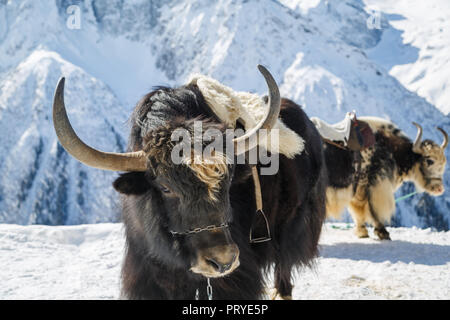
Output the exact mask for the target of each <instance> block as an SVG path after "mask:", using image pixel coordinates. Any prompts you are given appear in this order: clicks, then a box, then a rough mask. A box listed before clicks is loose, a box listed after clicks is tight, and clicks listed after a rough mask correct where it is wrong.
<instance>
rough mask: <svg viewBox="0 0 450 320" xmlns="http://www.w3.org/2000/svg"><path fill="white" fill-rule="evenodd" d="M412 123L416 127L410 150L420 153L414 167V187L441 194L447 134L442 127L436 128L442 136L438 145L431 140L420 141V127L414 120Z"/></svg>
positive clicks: (421, 130)
mask: <svg viewBox="0 0 450 320" xmlns="http://www.w3.org/2000/svg"><path fill="white" fill-rule="evenodd" d="M413 124H414V125H415V126H416V127H417V136H416V139H415V141H414V143H413V147H412V150H413V152H414V153H416V154H418V155H420V158H419V162H418V163H417V165H416V166H415V168H414V182H415V184H416V187H418V189H419V190H423V191H425V192H427V193H429V194H431V195H433V196H439V195H442V194H443V193H444V183H443V176H444V171H445V164H446V162H447V159H446V157H445V154H444V152H445V148H446V147H447V145H448V135H447V133H446V132H445V131H444V130H443V129H441V128H437V129H438V130H439V131H440V132H441V133H442V135H443V136H444V141H443V142H442V143H441V144H440V145H438V144H437V143H435V142H433V141H431V140H423V141H422V133H423V129H422V127H421V126H420V125H419V124H417V123H415V122H413Z"/></svg>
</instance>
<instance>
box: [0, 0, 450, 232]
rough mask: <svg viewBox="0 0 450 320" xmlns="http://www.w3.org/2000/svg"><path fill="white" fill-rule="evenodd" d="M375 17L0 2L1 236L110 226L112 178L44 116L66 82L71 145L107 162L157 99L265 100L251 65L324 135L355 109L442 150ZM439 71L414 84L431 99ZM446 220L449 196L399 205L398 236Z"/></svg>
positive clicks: (353, 1)
mask: <svg viewBox="0 0 450 320" xmlns="http://www.w3.org/2000/svg"><path fill="white" fill-rule="evenodd" d="M435 1H437V0H435ZM443 1H445V0H443ZM414 2H415V1H414ZM374 3H375V4H376V3H377V1H375V0H373V1H372V0H371V1H369V0H367V1H366V2H363V1H362V0H347V1H326V0H308V1H300V0H280V1H268V0H266V1H256V0H236V1H232V0H219V1H214V2H213V1H209V0H182V1H163V0H159V1H144V0H132V1H120V0H113V1H101V0H52V1H51V0H44V1H39V2H38V1H33V0H21V1H11V0H0V139H1V141H0V172H1V173H2V174H1V175H0V222H6V223H18V224H34V223H40V224H79V223H92V222H100V221H102V222H111V221H117V219H118V216H117V214H118V211H117V202H116V199H117V196H116V194H115V193H114V191H113V189H112V187H111V182H112V180H113V179H114V178H115V176H116V174H115V173H111V172H102V171H98V170H95V169H91V168H88V167H86V166H84V165H82V164H80V163H78V162H77V161H75V160H74V159H72V158H71V157H70V156H68V155H67V154H66V153H65V151H64V150H62V148H61V147H60V146H59V145H58V144H57V140H56V136H55V134H54V131H53V127H52V124H51V103H52V95H53V90H54V87H55V85H56V82H57V80H58V78H59V77H60V76H62V75H64V76H65V77H66V104H67V108H68V113H69V118H70V119H71V121H72V123H73V125H74V127H75V129H76V131H77V132H79V134H80V136H81V138H82V139H84V140H85V141H86V142H87V143H89V144H90V145H92V146H94V147H97V148H100V149H102V150H106V151H122V150H124V149H125V148H126V136H127V134H128V125H127V119H128V116H129V114H130V112H131V110H132V108H133V106H134V104H135V103H136V102H137V101H138V100H139V98H140V97H141V96H142V95H144V94H145V93H146V92H148V91H149V90H150V89H151V88H152V86H156V85H179V84H182V83H184V81H185V80H186V79H187V77H188V76H189V74H191V73H193V72H201V73H204V74H207V75H210V76H213V77H215V78H217V79H218V80H220V81H222V82H224V83H225V84H227V85H229V86H231V87H233V88H235V89H236V90H240V91H244V90H246V91H252V92H257V93H265V90H266V89H265V83H264V81H263V79H262V78H261V76H260V75H259V74H258V72H257V69H256V65H257V64H264V65H266V66H267V67H268V68H269V69H270V71H271V72H272V74H273V75H274V76H275V78H276V79H277V80H278V82H279V84H280V88H281V91H282V94H283V95H284V96H286V97H289V98H291V99H293V100H295V101H296V102H298V103H299V104H301V105H302V106H303V107H304V108H305V111H306V112H307V113H308V114H309V115H310V116H319V117H321V118H323V119H325V120H327V121H329V122H333V121H339V120H341V119H342V118H343V117H344V115H345V113H346V112H347V111H349V110H353V109H355V110H356V111H357V113H358V114H359V115H375V116H381V117H384V118H388V119H391V120H392V121H394V122H395V123H397V124H398V125H399V127H400V128H402V129H403V130H404V131H405V132H406V133H407V134H408V135H410V136H411V137H413V136H414V135H415V130H416V129H415V127H414V126H413V125H412V124H411V121H418V122H420V123H421V124H422V125H423V127H424V130H425V136H426V137H427V138H432V139H435V140H437V141H441V139H442V137H441V135H440V134H439V132H437V130H436V129H435V126H436V125H439V126H441V127H443V128H444V129H446V130H447V131H448V132H450V117H449V116H448V115H444V114H443V113H442V112H441V111H439V110H438V109H437V108H436V107H435V106H434V105H433V104H431V103H435V101H434V100H430V99H428V96H427V95H426V94H422V92H421V91H420V89H419V87H422V84H421V83H419V84H418V85H411V86H409V85H407V84H405V81H406V82H408V79H409V78H408V77H409V76H408V77H401V76H399V74H400V73H401V72H395V70H396V69H395V68H394V65H395V64H398V65H400V64H403V63H404V62H405V61H407V63H413V62H414V61H410V60H413V59H412V58H414V55H411V54H410V56H408V59H409V60H408V59H407V60H402V59H394V58H395V54H396V53H397V52H400V50H406V51H401V52H406V53H405V55H407V54H408V52H409V51H408V50H407V49H408V48H409V49H410V47H412V45H414V44H412V45H411V44H404V42H403V39H402V38H401V34H402V32H403V29H401V30H400V29H396V28H397V25H396V24H395V23H393V22H392V20H393V18H392V16H391V11H389V10H391V9H392V8H390V7H389V6H388V4H387V2H385V1H384V2H383V1H381V0H380V10H386V12H387V13H386V14H384V13H383V12H384V11H381V14H380V21H379V27H378V26H377V28H368V26H367V21H368V20H369V19H370V18H371V14H372V12H371V9H370V6H373V5H374ZM369 5H370V6H369ZM411 7H412V5H411ZM392 10H394V9H392ZM443 24H444V22H442V25H443ZM399 28H400V27H399ZM387 42H388V43H387ZM389 43H392V44H393V45H395V47H390V46H389ZM403 47H405V48H406V49H405V48H403ZM392 48H394V49H398V51H393V52H391V51H390V50H392ZM435 50H438V49H435ZM436 52H437V51H436ZM442 54H444V51H442ZM383 57H390V58H391V60H390V61H391V62H390V63H391V64H389V63H387V62H386V61H384V60H383V59H382V58H383ZM403 58H404V57H403ZM388 60H389V59H388ZM423 67H427V65H423ZM398 68H400V69H401V68H402V66H398ZM403 69H405V68H403ZM416 69H417V70H418V69H419V67H416ZM438 71H439V70H434V71H433V73H431V71H430V74H428V73H427V76H426V77H424V78H423V79H422V81H425V80H426V82H427V84H429V86H428V87H427V88H431V87H432V83H434V82H436V81H434V80H433V79H434V78H433V76H432V74H434V73H435V72H438ZM424 79H425V80H424ZM438 79H442V76H441V77H439V78H438ZM434 84H435V83H434ZM434 84H433V85H434ZM405 86H406V87H407V88H409V90H411V91H409V90H408V89H406V88H405ZM427 90H428V89H427ZM430 90H431V89H430ZM433 90H434V89H433ZM433 90H431V91H433ZM416 91H417V92H416ZM431 91H430V92H431ZM442 91H443V90H442ZM433 92H434V91H433ZM433 96H435V95H433ZM428 101H430V102H431V103H430V102H428ZM436 104H437V100H436ZM441 110H443V111H445V110H444V109H442V108H441ZM447 173H448V170H447ZM446 185H447V189H450V183H449V182H448V179H447V183H446ZM412 188H413V187H412V185H407V186H405V187H404V188H403V189H402V190H401V191H399V193H398V195H401V194H404V193H406V192H410V190H411V189H412ZM449 209H450V196H448V192H447V194H445V195H443V196H441V197H439V198H432V197H429V196H427V195H416V196H414V197H412V198H410V199H408V200H405V201H403V202H401V203H399V206H398V210H397V214H396V216H395V219H394V221H393V224H394V225H398V226H399V225H402V226H411V225H415V226H419V227H435V228H437V229H445V230H448V228H449V223H450V210H449Z"/></svg>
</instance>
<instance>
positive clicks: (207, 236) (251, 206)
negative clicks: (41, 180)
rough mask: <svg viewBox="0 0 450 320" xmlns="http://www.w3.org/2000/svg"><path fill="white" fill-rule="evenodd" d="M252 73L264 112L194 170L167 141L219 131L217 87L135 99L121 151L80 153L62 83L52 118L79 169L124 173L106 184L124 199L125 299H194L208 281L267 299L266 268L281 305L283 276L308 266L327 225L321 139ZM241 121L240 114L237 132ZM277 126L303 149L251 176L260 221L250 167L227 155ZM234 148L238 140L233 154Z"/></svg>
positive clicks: (221, 293) (218, 291)
mask: <svg viewBox="0 0 450 320" xmlns="http://www.w3.org/2000/svg"><path fill="white" fill-rule="evenodd" d="M259 69H260V71H261V73H262V74H263V76H264V78H265V79H266V82H267V85H268V88H269V95H268V97H265V100H263V99H260V101H262V102H263V106H264V107H266V109H267V110H268V111H266V112H265V116H264V117H263V118H262V119H261V120H260V121H258V122H257V124H256V125H255V126H254V127H253V128H246V131H245V134H244V135H243V136H239V137H237V138H233V140H232V142H233V144H232V145H235V146H236V151H235V152H234V153H232V155H231V157H232V158H234V159H231V161H229V160H230V159H228V157H227V156H226V155H225V154H223V153H220V152H213V153H211V154H210V157H209V158H208V159H207V160H208V161H203V162H202V161H200V162H197V163H196V161H183V162H182V163H178V164H175V163H174V162H173V159H172V158H171V155H173V151H174V148H175V145H174V142H173V141H172V138H171V137H172V136H173V134H174V132H175V131H176V130H178V129H183V130H184V132H188V133H189V134H194V133H195V130H196V128H195V125H196V123H198V122H199V121H200V122H201V125H202V129H201V130H202V132H206V131H208V130H210V129H215V130H216V131H217V130H218V131H219V132H222V133H223V134H224V135H225V133H226V128H227V125H228V126H229V124H230V123H228V120H229V114H228V113H223V112H222V111H223V110H218V109H217V108H219V109H220V108H225V109H226V108H228V107H230V106H229V105H225V104H227V102H220V101H222V100H220V99H222V98H223V97H225V95H224V94H223V92H222V93H221V94H219V95H217V97H220V99H219V100H218V101H219V103H218V104H216V105H214V104H213V103H211V101H212V100H211V97H210V96H208V95H207V92H206V91H205V90H204V86H203V85H204V83H203V84H202V83H201V81H197V82H190V83H188V84H187V85H184V86H181V87H178V88H166V87H160V88H157V89H156V90H154V91H152V92H150V93H149V94H147V95H146V96H144V97H143V98H142V99H141V100H140V101H139V103H138V104H137V106H136V108H135V110H134V112H133V114H132V116H131V124H132V127H131V135H130V138H129V152H127V153H107V152H103V151H99V150H96V149H93V148H91V147H89V146H87V145H86V144H84V143H83V142H82V141H81V140H80V139H79V138H78V137H77V135H76V134H75V132H74V130H73V129H72V127H71V125H70V123H69V120H68V118H67V115H66V111H65V106H64V96H63V91H64V81H63V79H62V80H60V82H59V84H58V87H57V89H56V92H55V100H54V106H53V108H54V111H53V117H54V125H55V130H56V132H57V135H58V138H59V141H60V142H61V144H62V146H63V147H64V148H65V149H66V150H67V151H68V152H69V153H70V154H71V155H72V156H74V157H75V158H76V159H78V160H79V161H81V162H83V163H84V164H86V165H88V166H92V167H96V168H99V169H105V170H113V171H123V172H125V173H123V174H121V175H120V176H119V177H118V178H117V179H116V181H115V182H114V188H115V189H116V190H117V191H118V192H120V193H121V194H122V198H121V200H122V208H123V210H122V217H123V222H124V226H125V232H126V256H125V259H124V263H123V266H122V288H121V290H122V297H123V298H128V299H194V297H195V296H196V294H197V295H198V298H200V299H206V298H207V297H208V296H207V283H210V285H211V286H208V288H209V289H211V288H212V298H214V299H258V298H262V297H263V296H264V293H265V289H264V288H265V283H264V279H265V278H264V273H265V272H266V271H267V270H269V269H270V267H271V266H274V270H275V288H276V290H277V292H278V294H279V295H280V296H281V297H283V298H289V297H291V294H292V284H291V269H292V268H293V267H295V266H308V265H310V264H311V263H312V261H313V258H314V257H315V256H316V255H317V251H318V240H319V235H320V231H321V227H322V223H323V220H324V218H325V192H326V171H325V170H326V169H325V165H324V158H323V150H322V141H321V138H320V136H319V134H318V132H317V130H316V128H315V127H314V125H313V124H312V123H311V122H310V120H309V119H308V117H307V116H306V114H305V113H304V112H303V111H302V110H301V108H300V107H299V106H298V105H296V104H295V103H293V102H291V101H289V100H285V99H281V98H280V96H279V91H278V87H277V85H276V83H275V81H274V80H273V78H272V76H271V75H270V73H269V72H268V71H267V70H266V69H265V68H264V67H262V66H259ZM211 83H212V82H211ZM211 83H210V84H211ZM214 86H216V87H217V85H216V84H214V83H212V87H214ZM202 88H203V89H202ZM227 90H228V89H227ZM227 90H225V91H227ZM217 97H216V98H217ZM233 97H234V96H233ZM233 99H235V98H233ZM243 99H244V98H243ZM230 101H231V100H230ZM221 112H222V114H221ZM224 119H225V120H224ZM244 120H245V119H244ZM247 120H248V119H247ZM249 123H250V120H248V121H246V122H245V121H242V119H240V120H239V121H237V122H236V123H235V126H236V127H245V126H247V125H248V124H249ZM274 127H279V128H281V129H280V130H281V131H282V130H284V131H283V132H284V133H286V132H287V131H289V132H290V133H292V134H293V135H294V136H295V137H294V136H292V135H291V138H293V140H295V141H297V142H298V143H299V144H301V145H299V150H297V151H298V152H294V153H293V154H289V153H288V156H286V155H284V154H280V155H279V168H278V169H279V170H278V171H277V172H276V173H275V174H273V175H260V185H261V188H260V190H261V195H262V205H263V211H264V214H265V217H266V222H267V225H266V223H265V220H264V219H261V213H260V212H258V213H257V212H256V209H257V205H256V202H257V200H258V199H257V198H258V197H257V196H256V195H255V190H256V191H257V190H258V188H256V180H254V179H252V177H253V176H252V170H253V169H252V166H251V165H249V163H248V161H247V162H244V163H237V161H236V158H237V157H238V156H241V155H248V152H249V151H251V150H250V148H253V149H255V148H254V147H255V146H251V143H250V142H249V141H252V139H251V138H252V137H255V135H257V134H258V133H259V132H260V131H261V130H262V129H271V128H274ZM286 130H287V131H286ZM289 132H288V134H287V136H289V135H290V133H289ZM280 135H283V134H280ZM300 137H301V138H300ZM282 138H283V137H282ZM284 138H286V137H284ZM284 138H283V139H284ZM296 139H297V140H296ZM238 142H244V145H245V146H244V148H242V150H239V147H238ZM247 142H248V143H247ZM280 146H281V148H285V149H286V148H287V149H289V148H292V143H285V145H284V146H283V142H282V141H281V142H280ZM190 147H192V146H190ZM202 147H205V146H202ZM256 147H257V148H259V147H261V145H258V146H256ZM238 151H239V152H238ZM272 151H273V150H272ZM257 160H258V161H257V163H256V168H257V170H262V168H263V167H264V165H262V164H261V162H260V161H259V159H257ZM253 168H254V167H253ZM254 181H255V182H254ZM255 188H256V189H255ZM256 194H257V192H256ZM255 217H256V218H255ZM258 217H259V219H258ZM267 227H268V228H269V230H266V228H267ZM268 231H270V239H271V240H270V241H265V242H257V243H255V242H254V241H250V239H249V234H250V233H253V235H254V236H257V235H263V237H264V236H267V235H265V233H266V232H268ZM266 240H268V239H266Z"/></svg>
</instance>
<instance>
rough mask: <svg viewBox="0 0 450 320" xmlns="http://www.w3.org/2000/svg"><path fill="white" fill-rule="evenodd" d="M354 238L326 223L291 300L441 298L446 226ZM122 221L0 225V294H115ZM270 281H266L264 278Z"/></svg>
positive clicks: (449, 238)
mask: <svg viewBox="0 0 450 320" xmlns="http://www.w3.org/2000/svg"><path fill="white" fill-rule="evenodd" d="M388 230H389V232H390V233H391V237H392V241H378V240H375V238H374V237H373V234H372V232H371V230H370V236H371V237H370V238H368V239H357V238H356V237H355V236H354V235H353V233H352V230H351V229H348V228H347V225H346V224H343V223H327V224H326V225H325V226H324V229H323V234H322V238H321V240H320V246H321V256H320V258H318V259H317V264H316V267H315V268H314V270H309V269H307V270H303V271H300V272H297V273H296V275H295V287H294V292H293V298H294V299H302V300H305V299H448V298H449V297H450V277H449V275H450V232H435V231H432V230H430V229H417V228H388ZM123 248H124V238H123V231H122V224H120V223H114V224H92V225H78V226H60V227H52V226H37V225H33V226H18V225H6V224H2V225H0V270H1V272H0V283H1V284H2V285H1V286H0V299H117V298H119V290H120V289H119V288H120V281H119V276H120V266H121V261H122V256H123ZM268 283H269V286H270V280H268Z"/></svg>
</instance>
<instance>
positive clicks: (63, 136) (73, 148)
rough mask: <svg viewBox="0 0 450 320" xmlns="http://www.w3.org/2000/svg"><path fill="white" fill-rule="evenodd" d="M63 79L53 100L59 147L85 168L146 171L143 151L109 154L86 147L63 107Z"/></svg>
mask: <svg viewBox="0 0 450 320" xmlns="http://www.w3.org/2000/svg"><path fill="white" fill-rule="evenodd" d="M64 81H65V79H64V78H61V79H59V81H58V85H57V86H56V91H55V96H54V98H53V126H54V127H55V131H56V135H57V136H58V140H59V142H60V143H61V145H62V146H63V147H64V149H66V151H67V152H68V153H69V154H71V155H72V156H73V157H74V158H75V159H77V160H78V161H80V162H82V163H84V164H85V165H87V166H90V167H94V168H98V169H103V170H112V171H146V169H147V164H146V163H147V160H146V157H145V154H144V152H143V151H137V152H128V153H110V152H103V151H98V150H96V149H94V148H91V147H90V146H88V145H86V144H85V143H84V142H83V141H81V139H80V138H79V137H78V136H77V134H76V133H75V131H74V130H73V128H72V126H71V124H70V122H69V118H68V117H67V112H66V107H65V105H64Z"/></svg>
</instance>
